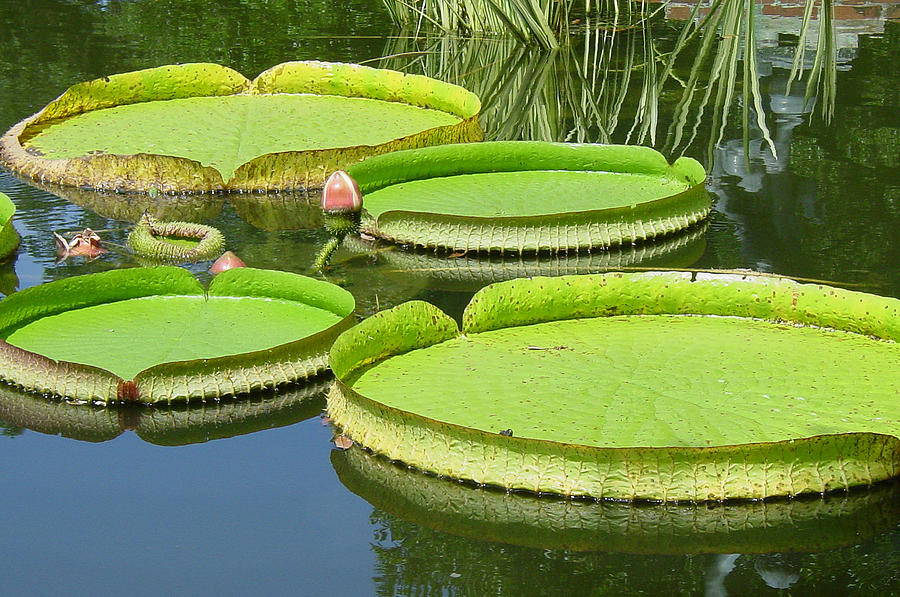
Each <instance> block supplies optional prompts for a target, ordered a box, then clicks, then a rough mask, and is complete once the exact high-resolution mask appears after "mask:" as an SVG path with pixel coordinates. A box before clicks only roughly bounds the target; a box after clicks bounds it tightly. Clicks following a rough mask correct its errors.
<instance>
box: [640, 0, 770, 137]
mask: <svg viewBox="0 0 900 597" xmlns="http://www.w3.org/2000/svg"><path fill="white" fill-rule="evenodd" d="M699 8H700V3H697V4H696V5H694V11H693V13H692V15H691V19H690V20H688V21H687V22H686V24H685V27H684V29H683V30H682V32H681V35H680V36H679V38H678V41H677V43H676V46H675V48H674V50H673V51H672V53H671V54H670V55H669V59H668V62H667V64H666V66H665V68H664V69H663V71H662V73H661V75H660V78H659V79H658V88H659V89H662V87H663V86H664V85H665V84H666V83H667V82H668V79H669V78H670V76H671V73H672V69H673V67H674V64H675V60H676V59H677V58H678V57H679V56H680V54H681V53H682V51H683V50H684V49H685V48H686V47H688V43H689V42H690V41H692V40H693V38H695V37H699V48H698V49H697V53H696V54H695V57H694V60H693V64H692V66H691V69H690V75H689V77H688V79H687V81H686V82H685V83H683V92H682V95H681V99H680V100H679V102H678V103H677V104H676V106H675V113H674V118H673V122H672V124H671V126H670V129H669V140H668V143H667V147H666V149H667V150H668V151H669V152H671V153H677V151H678V150H679V149H682V150H683V148H684V147H687V146H689V145H690V144H691V143H692V142H693V141H694V139H695V138H696V135H697V131H698V129H699V128H700V125H701V123H703V120H704V116H705V114H706V109H707V106H708V105H709V104H710V103H711V102H712V105H713V109H712V130H713V134H712V135H711V136H710V140H709V144H708V148H707V151H708V153H709V154H711V153H712V150H713V148H714V147H715V145H717V144H718V143H719V142H720V141H721V140H722V137H723V136H724V133H725V126H726V124H727V122H728V111H729V108H730V107H731V106H732V104H733V102H734V97H735V87H736V84H737V80H738V68H739V64H740V63H741V62H742V60H741V59H742V58H743V65H742V68H741V71H742V85H741V124H742V128H743V132H744V143H745V146H746V144H747V143H749V139H750V131H749V129H750V106H751V104H752V106H753V109H754V110H753V111H754V112H755V114H756V126H757V127H758V128H759V129H760V131H761V132H762V135H763V138H764V139H765V141H766V143H767V144H768V145H769V149H770V150H771V151H772V153H773V154H774V153H775V144H774V143H773V142H772V139H771V137H770V135H769V129H768V127H767V126H766V123H765V120H764V115H765V113H764V112H763V108H762V96H761V93H760V89H759V73H758V71H757V64H756V35H755V28H754V18H753V0H714V2H713V3H712V5H711V6H710V7H709V13H708V14H707V15H706V17H705V18H703V19H702V20H700V21H699V22H697V21H696V20H695V17H696V14H697V12H698V9H699ZM704 78H705V85H704V84H702V81H703V80H704ZM698 96H699V101H698V102H697V101H695V99H696V98H697V97H698ZM689 119H691V120H693V124H692V126H691V127H690V135H689V137H688V139H687V141H685V142H683V138H684V133H685V131H686V130H687V123H688V120H689ZM716 131H718V132H716ZM642 133H643V134H641V135H640V137H639V140H640V141H643V138H644V136H645V133H644V131H642Z"/></svg>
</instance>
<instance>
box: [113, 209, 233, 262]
mask: <svg viewBox="0 0 900 597" xmlns="http://www.w3.org/2000/svg"><path fill="white" fill-rule="evenodd" d="M167 237H168V238H167ZM169 238H174V239H184V240H189V241H197V242H196V244H194V245H193V246H181V245H179V244H176V243H173V242H171V241H170V240H169ZM128 246H129V247H131V249H132V250H133V251H134V252H135V253H137V254H139V255H144V256H147V257H152V258H154V259H159V260H163V261H176V260H177V261H200V260H203V259H214V258H215V257H217V256H218V255H219V254H220V253H221V252H222V250H223V249H224V248H225V237H224V236H223V235H222V233H221V232H220V231H219V230H218V229H217V228H213V227H212V226H207V225H205V224H197V223H194V222H161V221H158V220H155V219H154V218H152V217H150V215H149V214H146V213H145V214H144V215H143V216H142V217H141V219H140V221H139V222H138V223H137V224H136V225H135V227H134V228H133V229H132V230H131V232H130V233H129V234H128Z"/></svg>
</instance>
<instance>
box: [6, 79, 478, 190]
mask: <svg viewBox="0 0 900 597" xmlns="http://www.w3.org/2000/svg"><path fill="white" fill-rule="evenodd" d="M460 120H461V119H460V118H459V117H457V116H454V115H453V114H449V113H447V112H441V111H438V110H429V109H426V108H419V107H417V106H411V105H408V104H402V103H398V102H386V101H381V100H374V99H368V98H359V97H339V96H323V95H310V94H278V95H231V96H219V97H194V98H184V99H174V100H168V101H153V102H142V103H137V104H129V105H125V106H117V107H115V108H108V109H105V110H94V111H91V112H85V113H84V114H79V115H77V116H73V117H71V118H68V119H66V120H64V121H62V122H60V123H58V124H54V125H52V126H49V127H47V128H45V129H44V130H42V131H41V132H40V133H38V134H36V135H35V136H33V137H31V138H30V139H28V141H27V142H25V143H23V146H24V147H25V149H26V151H29V152H30V153H32V154H36V155H40V156H42V157H46V158H50V159H66V158H75V157H83V156H89V155H98V154H103V153H110V154H120V155H131V154H137V153H149V154H160V155H169V156H175V157H180V158H185V159H189V160H193V161H196V162H199V163H200V164H201V165H202V166H209V167H212V168H215V169H216V170H218V171H219V173H220V174H221V175H222V180H229V179H231V178H232V177H233V176H234V172H235V170H237V168H238V167H239V166H241V165H242V164H244V163H246V162H249V161H251V160H253V159H254V158H257V157H260V156H262V155H265V154H268V153H279V152H285V151H310V150H319V149H338V148H341V147H352V146H356V145H372V146H374V145H380V144H383V143H387V142H389V141H391V140H393V139H398V138H401V137H406V136H408V135H412V134H414V133H417V132H419V131H423V130H427V129H430V128H435V127H440V126H452V125H454V124H457V123H458V122H460Z"/></svg>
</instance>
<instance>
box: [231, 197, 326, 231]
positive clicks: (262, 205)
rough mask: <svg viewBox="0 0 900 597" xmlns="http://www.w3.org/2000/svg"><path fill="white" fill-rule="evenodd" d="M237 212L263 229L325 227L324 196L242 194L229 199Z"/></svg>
mask: <svg viewBox="0 0 900 597" xmlns="http://www.w3.org/2000/svg"><path fill="white" fill-rule="evenodd" d="M229 201H230V202H231V205H233V206H234V211H236V212H237V214H238V215H239V216H241V217H242V218H243V219H244V220H245V221H246V222H247V223H248V224H250V225H251V226H253V227H255V228H259V229H261V230H303V229H308V228H320V227H321V226H322V222H323V217H322V207H321V202H322V194H321V193H320V192H317V191H313V192H310V193H301V192H297V193H277V194H270V195H256V194H249V193H247V194H242V195H232V196H231V197H229Z"/></svg>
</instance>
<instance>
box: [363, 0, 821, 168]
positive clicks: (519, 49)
mask: <svg viewBox="0 0 900 597" xmlns="http://www.w3.org/2000/svg"><path fill="white" fill-rule="evenodd" d="M386 1H387V0H386ZM396 1H397V2H401V1H404V2H405V1H407V0H396ZM408 1H409V2H412V4H409V6H416V7H424V6H425V4H426V2H425V0H408ZM448 1H449V0H448ZM458 1H459V2H462V1H463V0H458ZM605 1H606V2H609V3H610V4H612V2H613V0H605ZM813 2H815V0H808V3H809V4H808V13H811V10H812V8H811V7H812V4H813ZM822 2H823V3H824V5H825V6H824V8H823V11H822V12H823V17H822V19H821V20H820V23H819V27H820V35H819V45H818V47H817V49H816V60H815V63H814V65H813V69H812V71H811V76H810V79H809V81H808V82H807V99H809V98H810V97H811V96H812V95H813V94H815V93H816V89H817V86H820V85H821V86H822V87H824V99H825V101H824V102H822V104H823V108H822V109H823V110H824V113H825V116H826V118H830V113H831V108H830V106H833V96H834V73H835V70H836V57H835V45H834V36H833V33H831V34H828V32H829V31H831V30H832V21H831V17H830V15H831V2H832V0H822ZM586 6H587V8H588V9H590V8H591V6H592V5H591V4H590V2H586ZM754 9H755V6H754V2H753V0H709V2H708V3H704V2H702V0H701V2H698V3H697V4H695V5H694V8H693V13H692V14H691V17H690V18H689V20H687V21H685V22H684V23H683V24H681V30H680V32H679V35H678V37H677V38H676V39H675V41H674V44H673V45H672V46H671V49H669V50H668V51H667V52H665V53H663V52H662V51H661V50H660V48H659V45H660V43H659V39H658V38H659V35H658V34H657V33H656V32H655V31H654V30H653V29H651V23H650V17H651V16H652V14H649V13H647V12H643V13H641V14H642V16H643V18H641V19H640V20H639V21H631V23H632V24H634V23H637V25H635V26H631V27H628V28H625V29H624V30H623V29H622V28H620V27H618V26H617V25H616V20H615V17H614V18H613V23H612V24H613V26H612V27H602V28H601V27H597V26H596V22H594V21H592V18H593V17H586V18H585V20H584V22H583V23H582V25H583V28H582V29H580V30H581V31H582V32H583V33H582V34H580V35H577V36H574V35H573V36H571V37H568V38H567V40H566V43H565V44H563V45H561V46H559V47H557V48H553V49H541V48H538V47H536V46H534V45H527V44H521V43H519V42H518V41H517V40H516V39H515V38H513V37H506V38H502V37H499V38H498V37H477V38H463V37H457V36H455V35H448V34H447V33H446V32H444V31H440V30H438V31H439V32H438V33H435V29H434V28H433V27H432V28H429V27H427V26H425V25H424V23H421V21H422V19H421V18H420V19H419V22H420V23H421V24H422V25H423V28H422V31H423V32H425V33H424V35H423V37H414V38H397V39H395V40H394V41H393V44H392V45H391V46H389V48H388V49H387V53H388V54H391V55H392V56H389V57H388V58H385V59H383V60H382V61H381V66H384V67H387V68H394V69H397V70H407V71H409V70H413V71H416V72H421V73H422V74H425V75H428V76H431V77H435V78H438V79H441V80H445V81H449V82H452V83H456V84H459V85H462V86H464V87H466V88H468V89H470V90H472V91H474V92H475V93H476V94H478V95H479V97H481V99H482V102H483V108H482V124H483V125H484V128H485V130H486V133H487V136H488V138H490V139H533V140H542V141H576V142H601V143H609V142H613V141H619V142H621V141H622V140H624V141H625V142H629V143H639V144H650V145H654V146H656V145H657V137H658V134H659V127H660V122H661V118H660V112H661V110H663V109H667V110H669V111H671V118H670V120H669V125H668V130H667V131H666V134H665V135H664V137H663V139H662V140H661V142H660V144H664V147H663V148H662V149H663V152H664V153H667V154H670V155H678V154H682V153H684V152H685V151H686V150H687V148H688V147H690V146H692V145H693V144H694V143H695V141H697V137H698V135H700V131H701V130H703V131H707V130H708V131H710V132H709V133H708V134H709V138H708V140H707V141H706V146H707V153H708V155H709V157H710V159H711V154H712V151H713V149H714V148H715V147H716V146H717V145H718V144H719V143H720V142H721V141H722V139H723V137H724V136H725V132H726V127H727V125H728V124H729V122H730V120H731V119H730V118H729V117H730V116H732V114H731V111H732V109H733V106H735V105H736V104H737V105H738V106H739V108H738V110H739V113H740V117H739V118H740V123H741V128H742V130H743V140H744V145H745V151H747V149H748V144H749V142H750V137H751V133H753V134H756V135H761V136H762V139H763V142H764V143H765V144H767V145H768V147H769V149H770V151H772V152H773V153H774V152H775V146H774V143H773V141H772V139H771V136H770V134H769V130H768V127H767V125H766V121H765V112H764V110H763V102H762V93H761V91H760V81H759V79H760V76H759V72H758V69H757V58H756V54H757V48H756V43H757V38H756V28H755V17H754ZM701 10H706V11H707V12H706V14H705V16H703V17H702V18H701V17H699V15H700V11H701ZM808 17H809V14H808V15H807V18H805V20H804V24H803V31H802V34H801V40H800V41H801V43H800V47H799V49H798V55H797V58H796V60H795V69H794V73H792V78H795V76H796V72H797V69H798V68H799V65H800V64H802V60H803V56H802V50H803V41H804V38H805V35H806V30H807V28H808V27H809V19H808ZM426 22H427V20H426ZM429 31H430V33H429ZM411 44H418V45H415V46H413V45H411ZM410 55H415V56H416V58H415V59H413V60H410V58H409V56H410ZM685 63H686V65H687V72H686V74H685V75H686V76H683V75H681V74H680V73H681V72H683V71H682V68H683V66H684V65H685ZM820 81H821V83H820ZM673 91H675V93H676V94H677V99H675V100H674V101H672V102H670V103H669V102H664V101H663V98H665V97H667V96H668V97H672V95H673V93H672V92H673ZM757 131H758V132H757ZM704 134H706V133H704Z"/></svg>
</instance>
